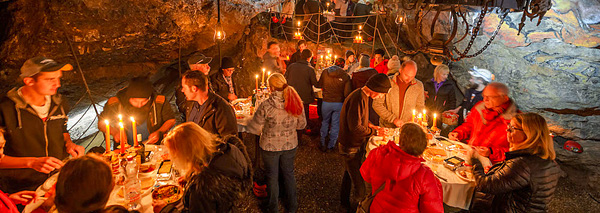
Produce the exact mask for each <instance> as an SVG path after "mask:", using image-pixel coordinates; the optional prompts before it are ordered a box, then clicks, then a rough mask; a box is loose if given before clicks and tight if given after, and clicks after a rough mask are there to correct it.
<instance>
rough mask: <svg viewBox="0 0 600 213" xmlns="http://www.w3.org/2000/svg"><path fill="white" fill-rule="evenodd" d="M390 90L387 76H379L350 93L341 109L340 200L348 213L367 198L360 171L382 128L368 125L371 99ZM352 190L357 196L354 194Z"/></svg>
mask: <svg viewBox="0 0 600 213" xmlns="http://www.w3.org/2000/svg"><path fill="white" fill-rule="evenodd" d="M391 87H392V86H391V84H390V80H389V79H388V77H387V76H386V75H384V74H376V75H374V76H373V77H371V78H370V79H369V80H368V81H367V83H366V85H365V86H364V87H362V88H360V89H357V90H354V91H353V92H352V93H350V95H348V97H347V98H346V100H345V101H344V105H343V106H342V111H341V113H340V134H339V136H338V145H339V150H340V154H341V155H342V156H343V157H344V177H343V178H342V188H341V191H340V199H341V202H342V206H343V207H344V208H346V209H347V210H348V212H354V211H356V205H357V202H358V201H359V199H362V198H363V196H364V195H365V190H366V189H365V188H366V187H365V183H364V180H363V178H362V176H361V175H360V171H359V170H360V166H361V164H362V161H363V158H364V156H365V145H366V144H367V141H368V140H369V137H371V136H373V135H375V134H376V133H377V130H379V129H380V128H379V127H377V126H374V125H373V124H370V123H369V99H376V98H379V97H381V96H384V95H385V94H386V93H388V91H389V90H390V88H391ZM352 189H354V193H351V191H352ZM351 194H352V196H350V195H351Z"/></svg>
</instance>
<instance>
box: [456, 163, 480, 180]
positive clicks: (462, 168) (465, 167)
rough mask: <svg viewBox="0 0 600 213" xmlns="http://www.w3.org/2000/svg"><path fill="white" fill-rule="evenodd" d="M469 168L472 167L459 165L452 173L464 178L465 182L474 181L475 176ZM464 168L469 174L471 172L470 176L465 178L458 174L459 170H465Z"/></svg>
mask: <svg viewBox="0 0 600 213" xmlns="http://www.w3.org/2000/svg"><path fill="white" fill-rule="evenodd" d="M471 169H472V167H467V166H461V167H458V168H457V169H456V170H455V171H454V173H456V176H458V177H459V178H460V179H461V180H464V181H466V182H475V177H473V173H472V172H471ZM465 170H467V171H468V173H470V174H471V178H465V177H463V176H462V175H460V172H461V171H465Z"/></svg>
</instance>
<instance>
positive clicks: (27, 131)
mask: <svg viewBox="0 0 600 213" xmlns="http://www.w3.org/2000/svg"><path fill="white" fill-rule="evenodd" d="M68 112H69V108H68V107H67V106H66V103H65V102H64V101H63V99H62V96H61V95H59V94H56V95H53V96H50V109H49V113H48V117H47V118H46V120H45V121H44V120H42V119H41V118H40V117H39V116H38V114H37V112H36V111H35V110H34V109H33V108H32V107H31V106H30V105H29V104H28V103H27V102H25V100H24V99H23V97H22V96H21V95H19V92H18V89H17V88H14V89H12V90H10V91H9V92H8V93H7V94H6V97H4V98H2V99H1V100H0V127H3V128H4V129H5V130H6V133H5V134H4V137H5V139H6V144H5V145H4V154H5V155H7V156H11V157H55V158H58V159H61V160H62V159H65V158H66V157H67V156H68V155H69V154H68V153H67V149H66V147H65V144H66V142H65V138H64V135H63V134H64V133H68V131H67V120H68V116H67V113H68ZM48 177H49V176H48V174H44V173H41V172H37V171H35V170H33V169H2V170H1V171H0V189H2V190H3V191H4V192H6V193H9V194H10V193H15V192H18V191H23V190H35V189H36V188H37V187H38V186H39V185H41V184H42V183H44V181H45V180H46V179H48Z"/></svg>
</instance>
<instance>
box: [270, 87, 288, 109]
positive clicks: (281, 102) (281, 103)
mask: <svg viewBox="0 0 600 213" xmlns="http://www.w3.org/2000/svg"><path fill="white" fill-rule="evenodd" d="M267 102H268V103H269V104H270V105H272V106H273V107H275V108H277V109H283V108H285V99H283V91H274V92H272V93H271V96H270V97H269V99H267Z"/></svg>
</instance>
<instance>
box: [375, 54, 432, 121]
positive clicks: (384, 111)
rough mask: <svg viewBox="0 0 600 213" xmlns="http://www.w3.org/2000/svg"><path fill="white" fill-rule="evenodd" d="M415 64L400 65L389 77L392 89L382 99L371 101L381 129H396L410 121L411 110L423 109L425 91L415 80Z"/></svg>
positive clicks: (419, 82)
mask: <svg viewBox="0 0 600 213" xmlns="http://www.w3.org/2000/svg"><path fill="white" fill-rule="evenodd" d="M416 75H417V63H415V62H414V61H412V60H408V61H405V62H404V63H402V65H400V71H399V72H398V73H396V74H395V75H393V76H391V77H390V80H391V81H392V89H391V90H390V92H389V93H388V94H386V95H385V97H384V98H380V99H375V100H374V101H373V109H374V110H375V112H377V114H379V124H380V125H381V126H383V127H388V128H398V127H401V126H402V124H404V123H406V122H410V121H411V119H412V112H413V110H418V111H421V110H423V109H424V108H425V92H424V91H425V90H424V89H423V83H422V82H421V81H419V80H417V79H415V76H416Z"/></svg>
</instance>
